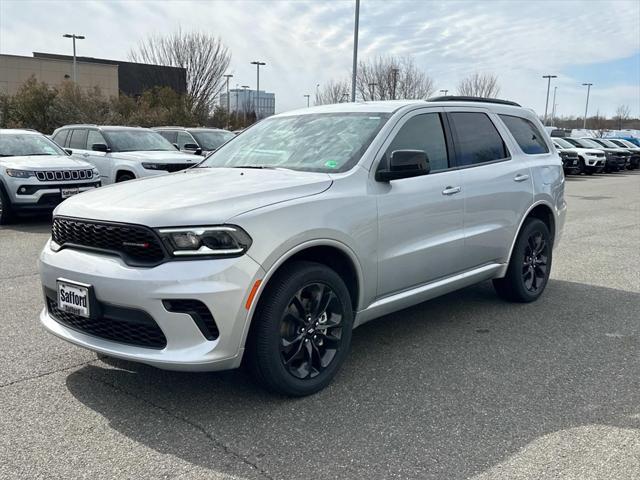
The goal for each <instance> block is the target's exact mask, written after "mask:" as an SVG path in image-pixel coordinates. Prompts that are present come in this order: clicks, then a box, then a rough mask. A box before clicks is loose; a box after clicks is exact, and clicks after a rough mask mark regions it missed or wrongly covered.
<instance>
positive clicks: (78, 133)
mask: <svg viewBox="0 0 640 480" xmlns="http://www.w3.org/2000/svg"><path fill="white" fill-rule="evenodd" d="M69 148H79V149H80V150H85V149H86V148H87V130H86V129H77V128H76V129H73V130H71V140H69Z"/></svg>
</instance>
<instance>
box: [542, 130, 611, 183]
mask: <svg viewBox="0 0 640 480" xmlns="http://www.w3.org/2000/svg"><path fill="white" fill-rule="evenodd" d="M551 140H553V144H554V145H555V147H556V148H557V149H558V150H560V151H562V150H573V151H574V152H577V153H578V173H586V174H587V175H591V174H592V173H600V172H602V171H603V170H604V167H605V162H606V158H605V154H604V152H603V151H602V150H597V149H594V148H584V147H580V146H578V145H577V144H576V145H574V144H573V143H571V142H569V141H567V140H566V139H564V138H558V137H552V138H551Z"/></svg>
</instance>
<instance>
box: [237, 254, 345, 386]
mask: <svg viewBox="0 0 640 480" xmlns="http://www.w3.org/2000/svg"><path fill="white" fill-rule="evenodd" d="M352 328H353V308H352V305H351V299H350V297H349V291H348V289H347V287H346V285H345V284H344V282H343V281H342V279H341V278H340V276H339V275H338V274H337V273H336V272H334V271H333V270H331V269H330V268H328V267H327V266H325V265H322V264H319V263H315V262H294V263H292V264H290V265H287V266H285V267H283V269H282V270H281V271H279V272H278V273H277V274H276V276H275V277H274V278H273V279H271V281H270V282H269V284H268V285H267V289H266V290H265V292H264V294H263V295H262V298H261V299H260V304H259V305H258V308H257V310H256V315H255V318H254V320H253V324H252V329H251V332H250V337H249V339H248V352H247V356H248V362H249V367H250V368H251V370H252V372H253V374H254V376H255V377H256V378H257V380H258V381H259V382H260V383H262V384H263V385H264V386H265V387H267V388H268V389H269V390H271V391H274V392H277V393H282V394H285V395H291V396H304V395H309V394H312V393H315V392H317V391H319V390H321V389H323V388H324V387H326V386H327V385H328V384H329V383H330V382H331V380H332V379H333V377H334V376H335V374H336V373H337V371H338V369H339V368H340V366H341V365H342V363H343V362H344V360H345V358H346V356H347V354H348V351H349V346H350V344H351V331H352Z"/></svg>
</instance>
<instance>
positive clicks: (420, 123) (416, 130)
mask: <svg viewBox="0 0 640 480" xmlns="http://www.w3.org/2000/svg"><path fill="white" fill-rule="evenodd" d="M394 150H424V152H425V153H426V154H427V158H428V159H429V164H430V166H431V170H432V171H433V170H444V169H446V168H449V161H448V157H447V143H446V141H445V136H444V130H443V128H442V119H441V118H440V114H438V113H425V114H422V115H416V116H415V117H413V118H410V119H409V120H408V121H407V123H405V124H404V125H403V126H402V128H401V129H400V131H399V132H398V133H397V135H396V137H395V138H394V139H393V141H392V142H391V145H389V148H388V149H387V154H386V157H387V161H388V159H389V158H390V157H391V153H392V152H393V151H394Z"/></svg>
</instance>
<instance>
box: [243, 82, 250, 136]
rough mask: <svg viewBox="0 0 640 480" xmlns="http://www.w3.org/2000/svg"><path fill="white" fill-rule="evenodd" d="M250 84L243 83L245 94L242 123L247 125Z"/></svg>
mask: <svg viewBox="0 0 640 480" xmlns="http://www.w3.org/2000/svg"><path fill="white" fill-rule="evenodd" d="M248 88H249V85H242V90H244V94H243V95H242V118H243V120H242V123H243V126H246V125H247V103H248V102H247V89H248Z"/></svg>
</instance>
